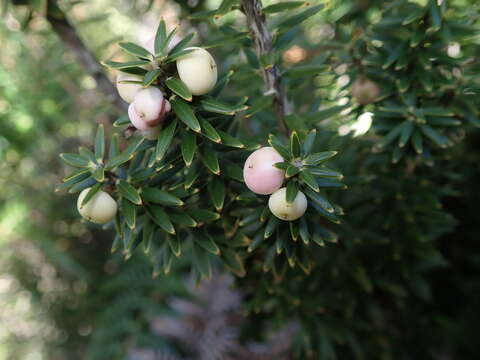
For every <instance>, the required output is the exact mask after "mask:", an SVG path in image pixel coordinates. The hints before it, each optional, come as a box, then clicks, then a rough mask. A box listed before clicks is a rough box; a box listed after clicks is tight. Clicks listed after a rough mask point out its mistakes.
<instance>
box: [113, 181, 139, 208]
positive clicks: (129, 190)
mask: <svg viewBox="0 0 480 360" xmlns="http://www.w3.org/2000/svg"><path fill="white" fill-rule="evenodd" d="M117 189H118V192H119V193H120V194H121V195H122V196H123V197H124V198H126V199H127V200H129V201H131V202H132V203H134V204H136V205H142V199H141V198H140V195H139V194H138V191H137V189H135V188H134V187H133V186H132V185H130V184H129V183H128V182H126V181H125V180H123V179H120V180H119V181H118V183H117Z"/></svg>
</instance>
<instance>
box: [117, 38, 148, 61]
mask: <svg viewBox="0 0 480 360" xmlns="http://www.w3.org/2000/svg"><path fill="white" fill-rule="evenodd" d="M118 46H120V47H121V48H122V49H123V50H125V51H126V52H128V53H130V54H132V55H135V56H138V57H141V58H146V59H149V58H151V56H152V54H150V52H149V51H148V50H146V49H144V48H143V47H141V46H139V45H137V44H134V43H131V42H121V43H119V44H118Z"/></svg>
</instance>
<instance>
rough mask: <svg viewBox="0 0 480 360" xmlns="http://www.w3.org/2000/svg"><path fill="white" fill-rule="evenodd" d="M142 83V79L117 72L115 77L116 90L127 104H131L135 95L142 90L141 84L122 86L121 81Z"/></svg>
mask: <svg viewBox="0 0 480 360" xmlns="http://www.w3.org/2000/svg"><path fill="white" fill-rule="evenodd" d="M127 80H128V81H142V80H143V79H142V77H141V76H138V75H133V74H127V73H124V72H119V73H118V75H117V90H118V94H119V95H120V97H121V98H122V99H123V100H125V101H126V102H127V103H131V102H133V99H134V98H135V94H136V93H137V92H138V90H140V89H141V88H142V85H141V84H122V83H120V82H121V81H127Z"/></svg>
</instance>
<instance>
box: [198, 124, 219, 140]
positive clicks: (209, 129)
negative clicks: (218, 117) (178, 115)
mask: <svg viewBox="0 0 480 360" xmlns="http://www.w3.org/2000/svg"><path fill="white" fill-rule="evenodd" d="M200 122H201V124H202V134H203V135H205V137H206V138H208V139H210V140H212V141H213V142H215V143H217V144H219V143H221V142H222V139H221V137H220V135H219V134H218V132H217V130H215V128H214V127H213V126H212V125H211V124H210V122H208V121H207V120H204V119H200Z"/></svg>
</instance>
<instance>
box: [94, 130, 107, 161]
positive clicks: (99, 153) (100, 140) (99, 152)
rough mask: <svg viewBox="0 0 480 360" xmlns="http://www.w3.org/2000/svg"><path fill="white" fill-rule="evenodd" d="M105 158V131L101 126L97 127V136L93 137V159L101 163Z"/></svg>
mask: <svg viewBox="0 0 480 360" xmlns="http://www.w3.org/2000/svg"><path fill="white" fill-rule="evenodd" d="M104 156H105V129H104V128H103V124H100V125H98V129H97V134H96V136H95V158H96V159H97V160H98V161H102V159H103V157H104Z"/></svg>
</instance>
